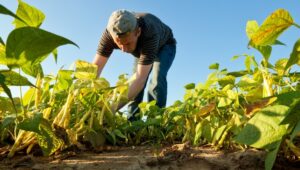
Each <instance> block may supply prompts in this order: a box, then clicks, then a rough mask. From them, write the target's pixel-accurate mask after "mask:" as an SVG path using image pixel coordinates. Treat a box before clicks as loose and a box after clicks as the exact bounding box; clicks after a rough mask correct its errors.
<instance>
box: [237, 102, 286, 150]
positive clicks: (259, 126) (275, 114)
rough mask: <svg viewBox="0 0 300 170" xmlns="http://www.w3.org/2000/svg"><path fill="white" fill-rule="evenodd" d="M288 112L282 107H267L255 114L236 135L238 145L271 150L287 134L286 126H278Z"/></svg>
mask: <svg viewBox="0 0 300 170" xmlns="http://www.w3.org/2000/svg"><path fill="white" fill-rule="evenodd" d="M288 111H289V107H287V106H284V105H274V106H268V107H266V108H264V109H262V110H261V111H259V112H257V113H256V114H255V115H254V116H253V117H252V118H251V119H250V120H249V122H248V123H247V124H246V126H245V127H244V128H243V129H242V131H241V132H240V133H239V134H238V135H237V137H236V138H235V140H236V141H237V142H238V143H242V144H246V145H250V146H252V147H255V148H264V149H269V150H273V149H275V148H276V147H277V145H276V143H277V142H278V141H280V140H281V139H282V137H283V136H284V135H285V134H286V133H287V128H288V125H280V122H281V121H282V120H283V119H284V117H285V116H286V115H287V113H288Z"/></svg>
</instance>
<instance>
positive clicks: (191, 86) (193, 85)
mask: <svg viewBox="0 0 300 170" xmlns="http://www.w3.org/2000/svg"><path fill="white" fill-rule="evenodd" d="M184 88H185V89H186V90H191V89H194V88H195V83H190V84H187V85H185V86H184Z"/></svg>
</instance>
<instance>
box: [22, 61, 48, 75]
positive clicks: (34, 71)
mask: <svg viewBox="0 0 300 170" xmlns="http://www.w3.org/2000/svg"><path fill="white" fill-rule="evenodd" d="M21 69H22V71H23V72H24V73H26V74H27V75H30V76H32V77H35V78H36V77H37V75H38V74H40V75H41V77H44V71H43V68H42V65H41V64H40V63H37V64H32V63H31V62H28V63H26V64H24V65H23V66H22V67H21Z"/></svg>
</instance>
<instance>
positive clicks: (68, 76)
mask: <svg viewBox="0 0 300 170" xmlns="http://www.w3.org/2000/svg"><path fill="white" fill-rule="evenodd" d="M72 75H73V71H72V70H59V71H58V74H57V82H56V84H55V85H54V91H55V92H58V91H67V90H68V89H69V88H70V87H71V85H72V83H73V78H72Z"/></svg>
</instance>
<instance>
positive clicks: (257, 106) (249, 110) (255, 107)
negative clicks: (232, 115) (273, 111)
mask: <svg viewBox="0 0 300 170" xmlns="http://www.w3.org/2000/svg"><path fill="white" fill-rule="evenodd" d="M276 100H277V97H270V98H266V99H263V100H261V101H257V102H255V103H251V104H248V105H246V106H245V108H246V110H245V114H246V116H248V117H250V116H251V115H253V114H254V113H255V112H257V111H259V110H261V109H263V108H265V107H266V106H268V105H270V104H272V103H273V102H275V101H276Z"/></svg>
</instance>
